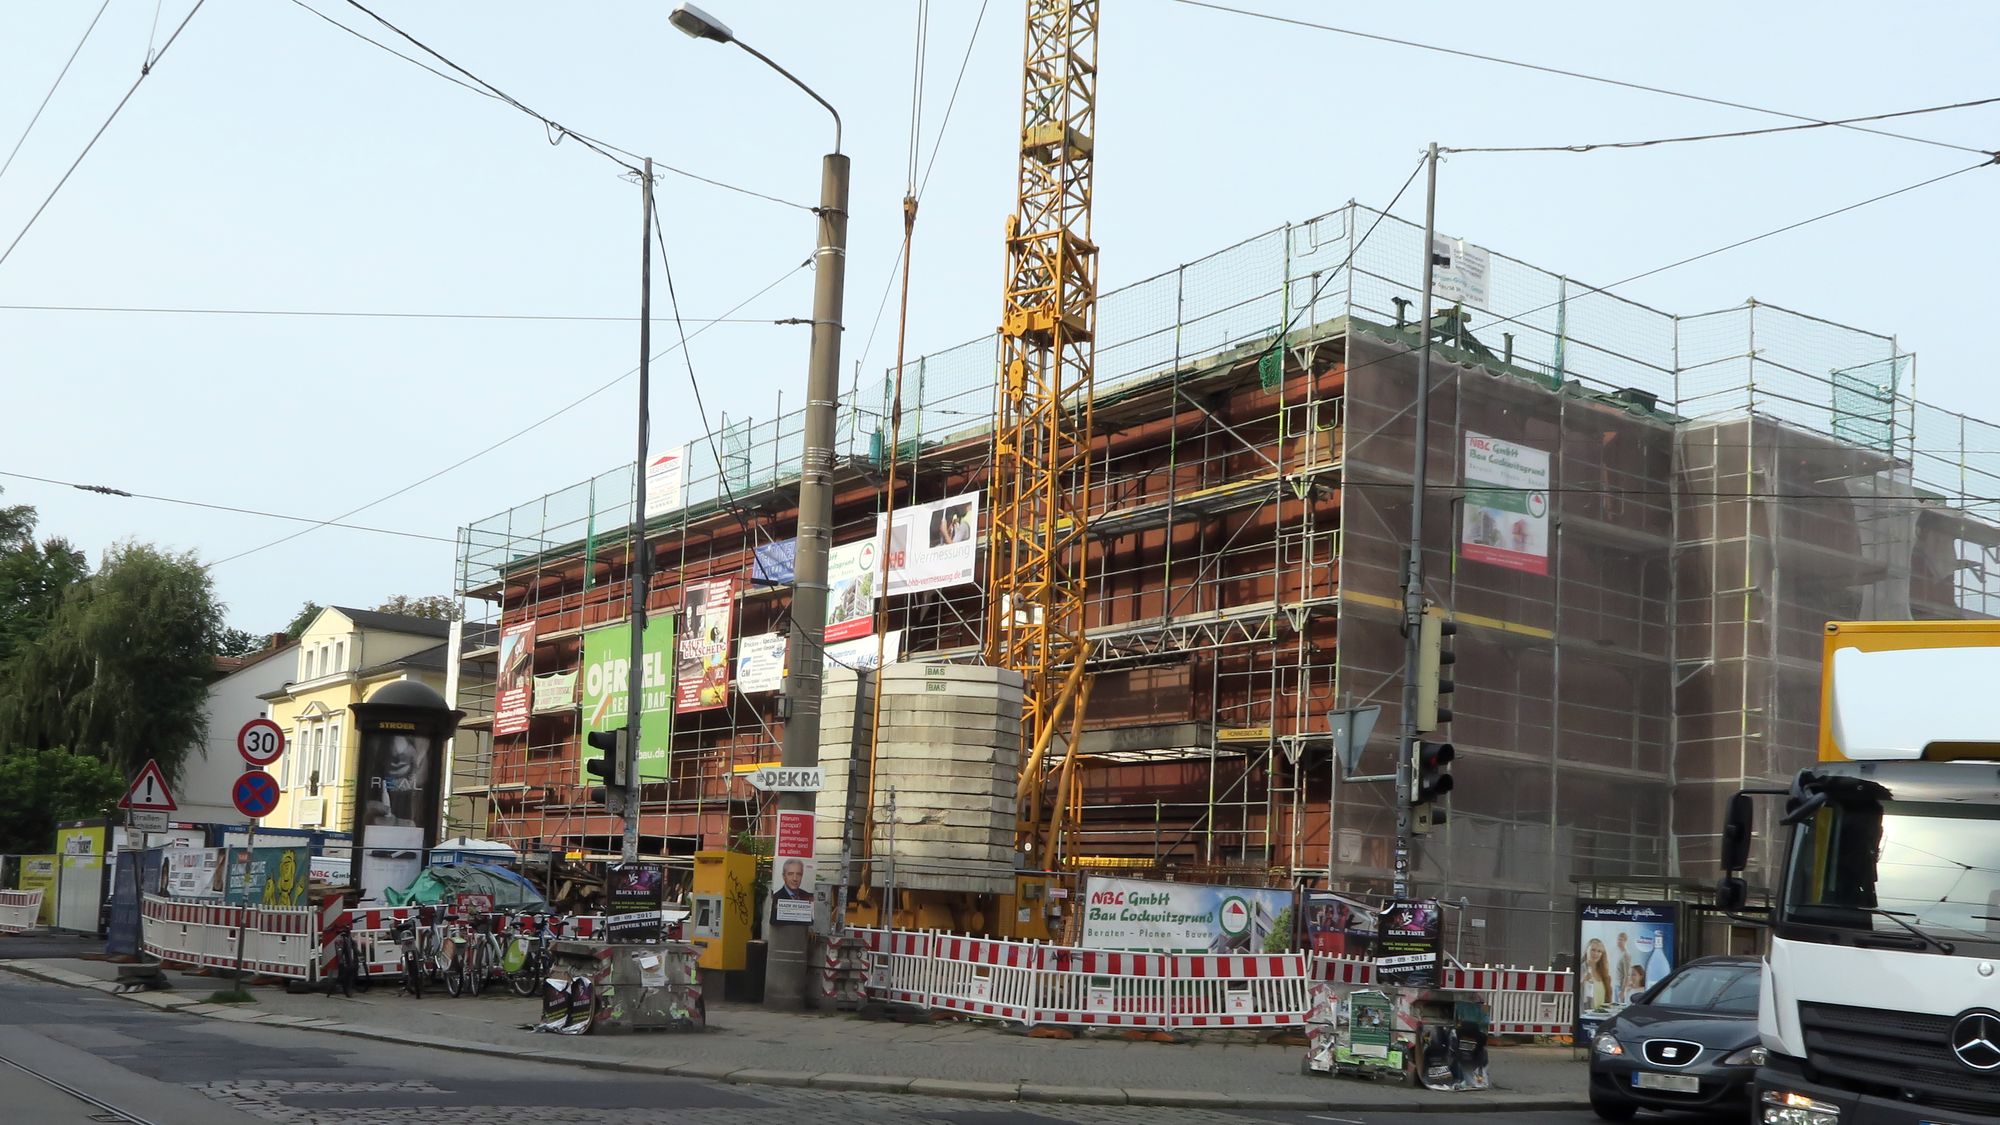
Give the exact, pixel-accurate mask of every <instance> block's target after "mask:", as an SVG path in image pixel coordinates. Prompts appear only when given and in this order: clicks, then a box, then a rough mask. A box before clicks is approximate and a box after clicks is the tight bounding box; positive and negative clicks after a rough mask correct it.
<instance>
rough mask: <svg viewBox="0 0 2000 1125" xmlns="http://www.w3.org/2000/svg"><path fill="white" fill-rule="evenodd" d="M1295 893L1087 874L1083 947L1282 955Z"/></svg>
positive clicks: (1288, 940)
mask: <svg viewBox="0 0 2000 1125" xmlns="http://www.w3.org/2000/svg"><path fill="white" fill-rule="evenodd" d="M1292 898H1293V896H1292V892H1291V890H1290V888H1286V887H1219V886H1207V885H1204V884H1200V883H1163V882H1155V881H1152V880H1148V879H1100V878H1096V877H1092V878H1091V879H1090V882H1089V885H1088V887H1087V888H1086V894H1085V896H1084V915H1083V946H1084V947H1085V948H1086V949H1115V950H1122V951H1125V952H1145V953H1283V952H1285V951H1286V950H1289V949H1291V948H1292V934H1291V912H1292Z"/></svg>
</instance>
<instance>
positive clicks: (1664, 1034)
mask: <svg viewBox="0 0 2000 1125" xmlns="http://www.w3.org/2000/svg"><path fill="white" fill-rule="evenodd" d="M1762 972H1763V969H1762V966H1761V964H1760V963H1759V962H1758V961H1757V960H1756V959H1755V958H1751V957H1703V958H1701V959H1700V960H1696V961H1690V962H1688V963H1687V964H1685V965H1682V966H1681V967H1680V968H1679V969H1678V970H1676V971H1675V972H1673V973H1672V974H1671V975H1669V976H1668V977H1667V979H1665V980H1663V981H1661V982H1660V983H1659V984H1656V985H1654V986H1653V987H1652V988H1649V989H1647V990H1646V991H1645V992H1642V993H1640V994H1639V998H1638V999H1637V1000H1635V1001H1634V1002H1632V1004H1630V1005H1629V1006H1627V1007H1626V1008H1625V1009H1624V1010H1623V1011H1621V1012H1619V1013H1618V1014H1617V1015H1615V1016H1613V1017H1611V1019H1610V1020H1608V1021H1606V1022H1605V1023H1604V1025H1603V1026H1602V1027H1600V1028H1598V1031H1597V1038H1596V1041H1595V1042H1593V1043H1592V1044H1591V1045H1590V1108H1591V1109H1594V1110H1596V1111H1597V1116H1599V1117H1601V1118H1603V1119H1605V1120H1606V1121H1625V1120H1629V1119H1630V1118H1631V1116H1632V1115H1633V1114H1634V1113H1636V1112H1638V1111H1639V1110H1641V1109H1660V1110H1693V1111H1696V1112H1726V1113H1729V1114H1733V1115H1738V1117H1737V1119H1738V1120H1741V1119H1742V1117H1744V1116H1748V1114H1749V1110H1750V1090H1751V1079H1753V1078H1755V1077H1756V1075H1757V1067H1758V1066H1759V1065H1760V1064H1761V1063H1762V1062H1763V1061H1764V1049H1763V1048H1762V1047H1761V1046H1759V1045H1758V1039H1757V990H1758V986H1759V984H1760V983H1761V977H1762Z"/></svg>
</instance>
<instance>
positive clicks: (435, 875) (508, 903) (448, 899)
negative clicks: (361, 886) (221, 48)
mask: <svg viewBox="0 0 2000 1125" xmlns="http://www.w3.org/2000/svg"><path fill="white" fill-rule="evenodd" d="M461 894H487V895H492V896H493V908H494V909H495V910H504V911H527V912H530V913H532V912H536V911H545V910H547V909H548V908H549V904H548V901H547V900H546V899H544V898H543V897H542V893H541V892H540V891H538V890H536V889H535V885H534V884H533V883H530V882H528V881H527V880H526V879H524V878H522V877H521V876H519V875H517V874H515V873H514V872H512V871H510V870H508V869H507V868H505V867H497V866H494V865H493V864H488V863H466V864H459V865H456V866H452V867H433V868H430V869H428V870H426V871H425V872H424V873H423V874H422V875H419V876H417V878H416V881H414V882H412V883H411V884H410V885H409V886H407V887H404V888H403V889H402V890H395V889H394V888H391V889H390V890H387V891H384V892H383V893H382V897H383V898H385V899H387V900H388V902H389V905H390V906H412V905H415V906H435V905H437V904H439V903H454V902H456V901H457V900H458V896H459V895H461Z"/></svg>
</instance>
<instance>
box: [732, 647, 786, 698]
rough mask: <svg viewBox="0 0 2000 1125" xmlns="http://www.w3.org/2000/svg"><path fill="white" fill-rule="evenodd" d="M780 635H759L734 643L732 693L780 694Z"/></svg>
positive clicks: (782, 663)
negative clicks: (734, 662)
mask: <svg viewBox="0 0 2000 1125" xmlns="http://www.w3.org/2000/svg"><path fill="white" fill-rule="evenodd" d="M786 639H787V638H786V637H785V635H784V634H783V633H760V634H758V635H757V636H754V637H744V638H743V639H742V640H740V641H737V642H736V690H737V691H740V692H742V693H743V694H745V695H754V694H757V693H758V692H766V691H781V690H783V689H784V686H785V642H786Z"/></svg>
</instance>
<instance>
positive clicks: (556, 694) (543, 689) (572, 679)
mask: <svg viewBox="0 0 2000 1125" xmlns="http://www.w3.org/2000/svg"><path fill="white" fill-rule="evenodd" d="M574 706H576V673H575V672H550V673H549V674H548V675H546V676H536V677H535V714H537V715H539V714H541V713H542V712H544V711H566V710H568V709H570V708H571V707H574Z"/></svg>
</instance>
